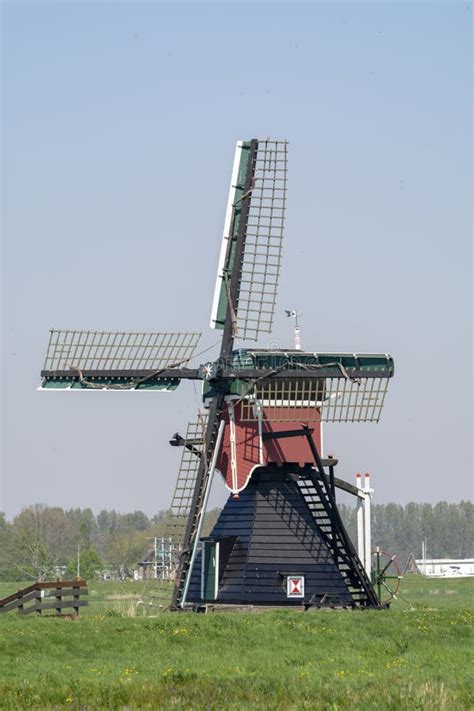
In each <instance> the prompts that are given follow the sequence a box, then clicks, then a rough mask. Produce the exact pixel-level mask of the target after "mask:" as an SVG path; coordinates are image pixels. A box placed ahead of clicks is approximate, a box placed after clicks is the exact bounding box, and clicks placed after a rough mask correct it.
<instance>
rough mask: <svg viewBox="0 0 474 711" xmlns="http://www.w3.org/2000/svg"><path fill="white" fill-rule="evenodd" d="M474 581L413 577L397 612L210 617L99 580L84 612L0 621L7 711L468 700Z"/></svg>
mask: <svg viewBox="0 0 474 711" xmlns="http://www.w3.org/2000/svg"><path fill="white" fill-rule="evenodd" d="M473 582H474V581H473V580H472V579H464V580H427V579H426V578H423V577H421V576H413V577H408V578H406V579H405V580H404V581H403V582H402V588H401V591H400V592H401V596H402V598H403V599H402V598H400V599H399V600H397V601H396V602H395V603H394V604H393V606H392V609H391V610H390V611H354V612H349V611H332V610H320V611H311V612H307V613H302V612H295V611H285V610H279V611H272V612H265V613H262V614H258V613H212V614H208V615H196V614H192V613H189V614H184V613H181V614H176V613H175V614H170V613H161V614H156V613H155V612H154V610H153V608H149V607H148V605H138V606H137V604H136V603H137V601H138V600H139V596H140V593H141V592H142V589H143V583H132V582H126V583H91V584H90V606H89V607H88V608H85V610H84V614H83V615H82V616H81V618H80V619H78V620H67V619H51V618H50V619H46V618H40V617H39V616H38V617H32V616H30V617H20V616H19V615H18V614H16V613H13V612H12V613H8V614H4V615H1V616H0V708H5V709H15V710H16V709H23V708H37V709H53V708H54V709H225V710H227V709H254V708H269V709H285V710H292V709H295V710H296V709H301V708H303V709H331V710H332V711H337V710H338V709H351V710H352V709H427V710H428V709H430V710H431V709H472V708H474V694H473V686H472V646H473V645H472V641H473V637H472V614H471V613H472V602H473V594H474V585H473ZM17 588H18V585H15V584H13V585H12V584H0V597H4V596H6V595H7V594H9V593H11V592H12V591H13V590H16V589H17ZM144 613H147V614H144Z"/></svg>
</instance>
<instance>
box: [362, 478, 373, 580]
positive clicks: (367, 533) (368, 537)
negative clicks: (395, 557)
mask: <svg viewBox="0 0 474 711" xmlns="http://www.w3.org/2000/svg"><path fill="white" fill-rule="evenodd" d="M364 493H365V496H364V529H365V530H364V551H365V561H364V567H365V571H366V573H367V575H369V576H370V570H371V567H372V522H371V511H370V504H371V497H372V493H373V490H372V489H371V488H370V474H368V473H366V475H365V477H364Z"/></svg>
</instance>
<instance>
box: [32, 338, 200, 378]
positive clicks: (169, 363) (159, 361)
mask: <svg viewBox="0 0 474 711" xmlns="http://www.w3.org/2000/svg"><path fill="white" fill-rule="evenodd" d="M200 337H201V334H200V333H169V332H149V331H148V332H144V331H77V330H57V329H51V330H50V332H49V343H48V349H47V351H46V358H45V361H44V366H43V370H42V371H41V376H42V379H43V380H42V387H43V388H51V389H64V388H67V389H71V388H72V389H78V388H79V389H80V388H82V389H84V388H86V389H94V388H100V389H103V388H115V389H117V388H120V389H128V390H130V389H144V388H153V389H155V390H163V389H165V390H173V389H175V388H176V387H177V386H178V383H179V381H178V380H176V381H175V380H174V379H173V378H170V377H167V378H162V379H160V378H159V377H157V376H159V373H160V372H161V371H162V370H163V369H167V370H168V373H169V371H170V370H172V369H173V368H176V367H179V366H181V365H183V364H184V363H187V362H188V361H189V360H190V359H191V357H192V356H193V354H194V351H195V350H196V347H197V345H198V343H199V339H200ZM151 376H153V378H151Z"/></svg>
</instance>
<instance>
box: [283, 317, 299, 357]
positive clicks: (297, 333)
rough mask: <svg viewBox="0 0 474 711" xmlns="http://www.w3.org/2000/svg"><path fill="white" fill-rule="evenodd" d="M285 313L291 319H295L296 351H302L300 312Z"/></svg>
mask: <svg viewBox="0 0 474 711" xmlns="http://www.w3.org/2000/svg"><path fill="white" fill-rule="evenodd" d="M285 313H286V315H287V316H289V317H290V318H294V319H295V331H294V339H295V350H297V351H300V350H301V335H300V327H299V323H298V311H296V310H295V309H290V310H288V309H285Z"/></svg>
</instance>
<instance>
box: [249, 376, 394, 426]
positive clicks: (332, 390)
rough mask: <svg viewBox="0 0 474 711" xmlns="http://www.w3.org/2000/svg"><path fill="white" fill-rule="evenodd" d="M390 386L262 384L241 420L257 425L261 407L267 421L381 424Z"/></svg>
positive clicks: (382, 381)
mask: <svg viewBox="0 0 474 711" xmlns="http://www.w3.org/2000/svg"><path fill="white" fill-rule="evenodd" d="M388 385H389V379H388V378H360V379H357V380H355V379H354V380H352V379H350V378H344V377H341V378H320V379H311V380H291V381H287V382H285V381H280V382H272V381H262V382H261V383H259V384H257V385H256V386H255V388H254V390H253V392H252V393H251V394H249V396H248V397H246V398H244V399H243V400H242V410H241V419H242V421H243V422H255V421H257V420H258V419H259V414H258V408H257V405H260V407H261V412H262V413H263V418H262V419H263V420H265V421H272V422H304V421H305V420H310V421H312V420H315V419H318V420H319V419H320V421H321V422H378V421H379V420H380V416H381V414H382V408H383V406H384V402H385V396H386V394H387V389H388ZM317 413H319V415H318V414H317Z"/></svg>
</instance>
